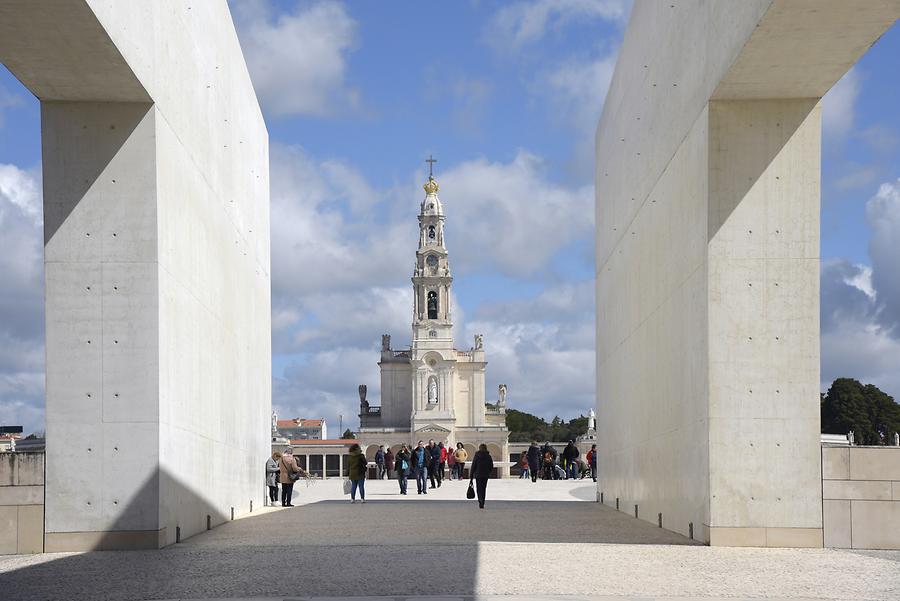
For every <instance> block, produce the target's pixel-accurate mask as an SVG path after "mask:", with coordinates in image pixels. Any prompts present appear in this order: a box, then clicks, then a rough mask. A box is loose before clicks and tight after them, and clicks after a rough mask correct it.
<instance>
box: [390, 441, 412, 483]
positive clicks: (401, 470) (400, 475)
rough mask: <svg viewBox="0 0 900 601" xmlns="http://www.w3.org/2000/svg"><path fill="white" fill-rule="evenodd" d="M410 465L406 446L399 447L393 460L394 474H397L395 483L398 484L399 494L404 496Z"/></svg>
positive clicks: (410, 460) (409, 456)
mask: <svg viewBox="0 0 900 601" xmlns="http://www.w3.org/2000/svg"><path fill="white" fill-rule="evenodd" d="M411 465H412V457H411V455H410V453H409V447H407V446H406V444H403V445H400V450H399V451H397V458H396V459H395V460H394V472H396V474H397V481H398V482H399V483H400V494H401V495H405V494H406V485H407V482H408V480H409V470H410V466H411Z"/></svg>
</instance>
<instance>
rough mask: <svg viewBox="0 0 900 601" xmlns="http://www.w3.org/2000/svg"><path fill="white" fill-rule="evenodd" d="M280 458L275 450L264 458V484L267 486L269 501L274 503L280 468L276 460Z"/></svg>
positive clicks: (276, 496) (279, 454)
mask: <svg viewBox="0 0 900 601" xmlns="http://www.w3.org/2000/svg"><path fill="white" fill-rule="evenodd" d="M280 460H281V453H279V452H278V451H275V452H274V453H272V456H271V457H269V458H268V459H267V460H266V486H268V487H269V503H271V504H272V505H275V502H276V501H278V474H279V472H281V468H280V467H278V462H279V461H280Z"/></svg>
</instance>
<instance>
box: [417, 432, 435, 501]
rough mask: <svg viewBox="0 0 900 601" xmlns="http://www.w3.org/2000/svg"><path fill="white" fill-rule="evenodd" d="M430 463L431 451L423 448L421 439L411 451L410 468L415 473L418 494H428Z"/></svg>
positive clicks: (423, 444)
mask: <svg viewBox="0 0 900 601" xmlns="http://www.w3.org/2000/svg"><path fill="white" fill-rule="evenodd" d="M429 463H431V453H430V452H429V451H428V449H426V448H425V443H423V442H422V441H421V440H420V441H419V443H418V444H417V445H416V448H415V449H413V451H412V470H413V473H414V474H415V475H416V489H417V490H418V491H419V494H420V495H427V494H428V464H429Z"/></svg>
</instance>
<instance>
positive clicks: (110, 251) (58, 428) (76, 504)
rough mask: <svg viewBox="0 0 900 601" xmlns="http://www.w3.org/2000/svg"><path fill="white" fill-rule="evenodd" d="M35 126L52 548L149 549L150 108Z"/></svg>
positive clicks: (155, 526) (152, 427) (152, 476)
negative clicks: (39, 154) (40, 176)
mask: <svg viewBox="0 0 900 601" xmlns="http://www.w3.org/2000/svg"><path fill="white" fill-rule="evenodd" d="M41 126H42V127H41V130H42V145H43V172H44V237H45V263H44V264H45V280H46V284H45V302H46V331H47V333H46V335H47V416H46V419H47V487H48V493H49V494H48V495H47V502H46V509H47V520H46V530H47V548H48V550H49V551H54V550H58V549H70V548H96V547H99V546H111V545H115V546H128V547H138V548H157V547H159V546H161V545H160V543H161V542H164V540H165V532H163V531H162V528H161V526H160V524H159V501H160V498H159V462H158V460H157V459H156V458H157V456H158V452H159V451H158V449H159V425H158V420H159V403H158V398H159V371H158V365H159V362H158V353H159V309H160V307H159V283H158V270H159V265H158V253H157V239H156V238H157V237H156V223H157V205H156V177H155V173H156V143H155V135H154V134H155V110H154V109H153V107H152V105H150V104H146V103H98V102H44V103H42V105H41ZM101 543H102V544H101ZM120 543H121V545H120Z"/></svg>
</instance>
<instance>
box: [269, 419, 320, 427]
mask: <svg viewBox="0 0 900 601" xmlns="http://www.w3.org/2000/svg"><path fill="white" fill-rule="evenodd" d="M323 423H325V420H324V419H303V418H302V417H298V418H296V419H280V420H278V427H279V428H310V427H320V426H321V425H322V424H323Z"/></svg>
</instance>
